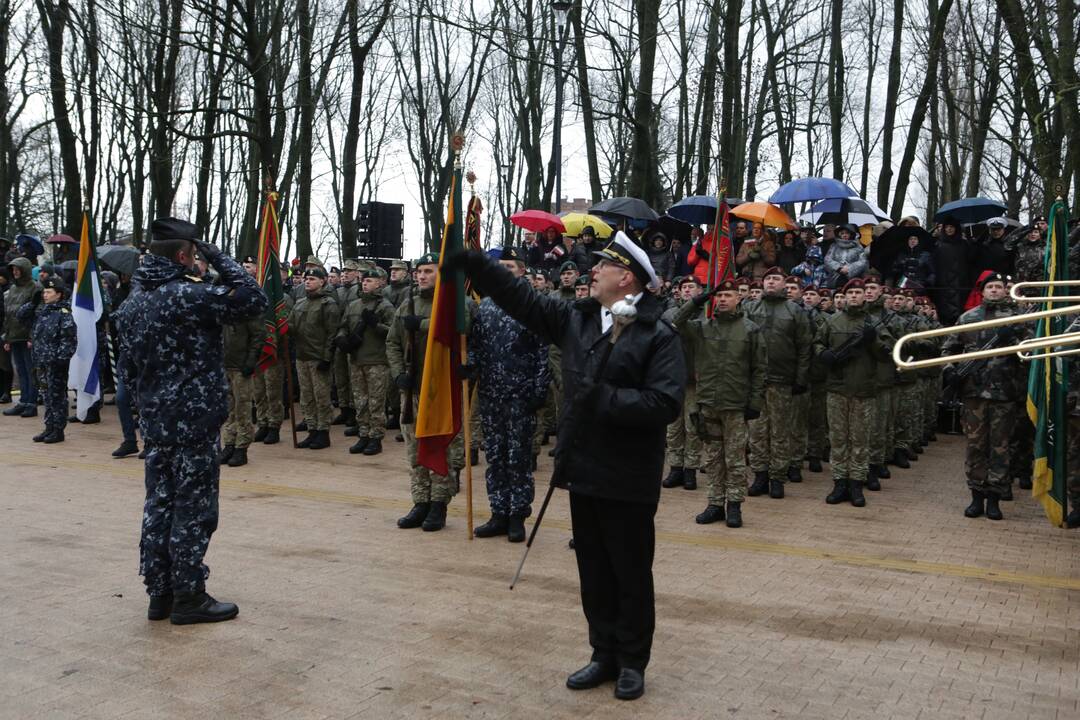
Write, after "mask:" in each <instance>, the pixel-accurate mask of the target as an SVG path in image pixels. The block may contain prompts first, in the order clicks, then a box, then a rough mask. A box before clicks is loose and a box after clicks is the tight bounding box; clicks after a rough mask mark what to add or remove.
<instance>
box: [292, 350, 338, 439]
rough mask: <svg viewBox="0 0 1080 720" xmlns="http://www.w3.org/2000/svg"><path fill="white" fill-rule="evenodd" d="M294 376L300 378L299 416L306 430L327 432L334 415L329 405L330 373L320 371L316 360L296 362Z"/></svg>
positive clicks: (332, 408) (331, 406)
mask: <svg viewBox="0 0 1080 720" xmlns="http://www.w3.org/2000/svg"><path fill="white" fill-rule="evenodd" d="M296 374H297V375H299V376H300V414H301V415H303V416H304V422H306V423H307V426H308V430H309V431H310V430H329V429H330V421H331V420H332V419H333V418H332V417H331V416H332V415H333V413H334V406H333V405H332V404H331V403H330V381H331V373H330V371H329V370H320V369H319V363H318V361H316V360H297V361H296Z"/></svg>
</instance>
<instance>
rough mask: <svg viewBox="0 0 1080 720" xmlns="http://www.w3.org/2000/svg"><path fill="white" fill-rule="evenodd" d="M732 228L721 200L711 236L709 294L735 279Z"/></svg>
mask: <svg viewBox="0 0 1080 720" xmlns="http://www.w3.org/2000/svg"><path fill="white" fill-rule="evenodd" d="M730 230H731V228H730V226H729V223H728V206H727V203H726V202H725V201H724V198H722V197H721V198H720V199H719V204H718V205H717V207H716V222H715V223H714V224H713V227H712V230H710V231H709V234H710V235H711V236H712V241H713V242H712V251H711V252H710V253H709V274H708V282H707V283H706V284H707V285H708V292H712V291H713V290H715V289H716V286H717V285H719V284H720V283H722V282H723V281H725V280H727V279H729V278H733V277H735V273H734V272H732V270H731V231H730ZM705 313H706V316H707V317H709V318H712V316H713V305H712V303H709V305H708V307H707V308H706V311H705Z"/></svg>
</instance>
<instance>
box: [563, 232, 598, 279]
mask: <svg viewBox="0 0 1080 720" xmlns="http://www.w3.org/2000/svg"><path fill="white" fill-rule="evenodd" d="M603 249H604V245H603V242H602V241H600V240H593V241H592V242H591V243H584V242H582V241H581V240H578V241H577V243H575V244H574V249H573V250H571V251H570V259H571V260H573V261H574V264H575V265H577V269H578V272H579V273H581V274H582V275H584V274H585V273H587V272H589V271H590V270H592V267H593V265H595V264H596V261H597V258H596V256H595V255H593V253H594V252H599V251H600V250H603Z"/></svg>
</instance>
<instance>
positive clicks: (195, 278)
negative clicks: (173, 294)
mask: <svg viewBox="0 0 1080 720" xmlns="http://www.w3.org/2000/svg"><path fill="white" fill-rule="evenodd" d="M184 278H185V279H187V280H190V281H191V282H197V283H201V282H202V281H203V279H202V278H201V277H199V276H198V275H185V276H184Z"/></svg>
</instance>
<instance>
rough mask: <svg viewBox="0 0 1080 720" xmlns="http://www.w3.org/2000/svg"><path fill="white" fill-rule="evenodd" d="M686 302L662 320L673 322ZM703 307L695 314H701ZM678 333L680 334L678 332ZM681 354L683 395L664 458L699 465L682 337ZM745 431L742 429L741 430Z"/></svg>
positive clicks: (689, 365)
mask: <svg viewBox="0 0 1080 720" xmlns="http://www.w3.org/2000/svg"><path fill="white" fill-rule="evenodd" d="M683 306H685V303H683V304H682V305H678V306H676V307H673V308H669V309H668V310H667V311H665V312H664V315H663V319H664V320H667V321H668V322H671V323H673V322H674V321H675V314H676V313H677V312H678V311H679V309H680V308H681V307H683ZM703 312H704V309H703V308H699V310H698V313H695V314H702V313H703ZM680 334H681V333H680ZM682 344H683V356H684V357H685V358H686V396H685V398H684V400H683V411H682V417H680V418H678V419H677V420H676V421H675V422H673V423H671V424H670V425H668V429H667V459H666V462H667V464H668V466H670V467H673V468H693V469H697V468H699V467H701V438H700V437H699V436H698V432H697V428H696V427H694V422H693V420H691V419H690V416H691V415H692V414H693V413H694V407H695V405H696V404H697V392H696V387H695V386H696V382H695V379H694V355H693V349H692V348H691V346H690V344H689V342H688V341H687V340H686V339H685V338H683V341H682ZM743 433H744V434H745V428H744V429H743Z"/></svg>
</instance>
